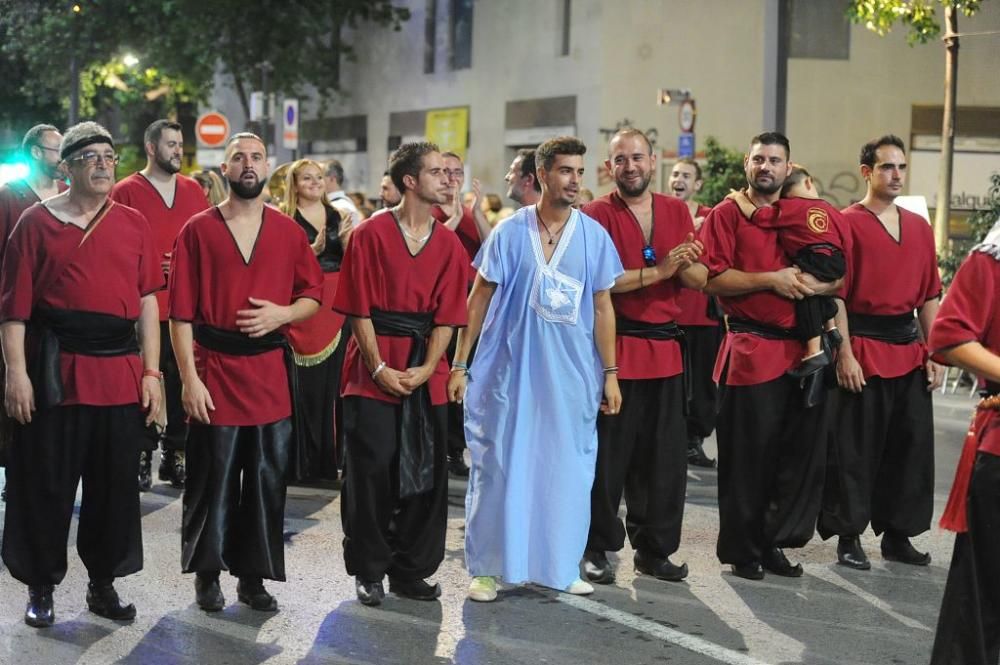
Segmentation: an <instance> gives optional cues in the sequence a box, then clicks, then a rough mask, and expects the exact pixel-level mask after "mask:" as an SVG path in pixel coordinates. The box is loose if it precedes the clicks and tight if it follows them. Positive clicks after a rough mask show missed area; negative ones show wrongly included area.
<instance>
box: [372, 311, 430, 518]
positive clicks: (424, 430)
mask: <svg viewBox="0 0 1000 665" xmlns="http://www.w3.org/2000/svg"><path fill="white" fill-rule="evenodd" d="M371 319H372V327H374V328H375V334H376V335H382V336H385V337H409V338H411V339H412V340H413V343H412V346H411V347H410V356H409V357H408V358H407V359H406V365H407V367H417V366H419V365H423V364H424V362H425V361H426V359H427V336H428V335H430V333H431V329H432V328H433V327H434V313H433V312H386V311H383V310H377V309H373V310H372V312H371ZM402 407H403V409H402V414H401V416H400V419H399V425H400V431H399V497H400V498H401V499H405V498H406V497H409V496H413V495H416V494H421V493H423V492H428V491H430V490H431V489H433V487H434V418H433V415H432V412H431V393H430V390H429V389H428V387H427V384H426V383H424V384H423V385H421V386H420V387H419V388H417V389H416V390H414V391H413V392H412V393H410V394H409V395H407V396H406V397H403V398H402ZM440 445H444V441H442V442H441V443H440Z"/></svg>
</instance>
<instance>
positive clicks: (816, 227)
mask: <svg viewBox="0 0 1000 665" xmlns="http://www.w3.org/2000/svg"><path fill="white" fill-rule="evenodd" d="M806 226H808V227H809V230H810V231H812V232H813V233H826V232H827V231H828V230H829V229H830V216H829V215H827V214H826V210H823V209H822V208H809V212H808V213H807V214H806Z"/></svg>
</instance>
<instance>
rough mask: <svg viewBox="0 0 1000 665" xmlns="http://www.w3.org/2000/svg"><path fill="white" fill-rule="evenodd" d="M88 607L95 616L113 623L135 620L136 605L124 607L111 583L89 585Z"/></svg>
mask: <svg viewBox="0 0 1000 665" xmlns="http://www.w3.org/2000/svg"><path fill="white" fill-rule="evenodd" d="M87 607H88V608H90V611H91V612H93V613H94V614H97V615H98V616H102V617H104V618H105V619H112V620H113V621H131V620H132V619H134V618H135V605H133V604H131V603H129V604H128V605H122V601H121V599H120V598H118V592H117V591H115V587H114V585H113V584H112V583H111V582H90V583H89V584H87Z"/></svg>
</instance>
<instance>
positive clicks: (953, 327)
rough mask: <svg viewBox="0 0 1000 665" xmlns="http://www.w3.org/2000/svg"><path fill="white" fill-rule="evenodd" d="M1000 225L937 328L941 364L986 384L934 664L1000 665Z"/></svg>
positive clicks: (948, 522) (956, 284) (958, 498)
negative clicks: (999, 308)
mask: <svg viewBox="0 0 1000 665" xmlns="http://www.w3.org/2000/svg"><path fill="white" fill-rule="evenodd" d="M998 302H1000V224H997V225H994V227H993V229H992V230H991V231H990V232H989V233H988V234H987V236H986V238H985V239H984V241H983V242H982V243H981V244H980V245H978V246H977V247H975V248H974V249H973V250H972V252H971V253H970V254H969V257H968V258H967V259H966V260H965V263H963V264H962V267H961V268H959V270H958V273H957V274H956V275H955V279H954V281H953V282H952V283H951V287H950V288H949V289H948V297H947V298H945V300H944V303H943V304H942V305H941V310H940V311H939V312H938V315H937V319H936V320H935V321H934V327H933V328H932V329H931V335H930V341H929V346H930V348H931V350H932V352H933V355H934V357H935V358H937V359H939V360H941V361H942V362H945V363H947V364H949V365H955V366H957V367H961V368H963V369H966V370H968V371H970V372H973V373H974V374H976V375H977V376H981V377H983V378H985V379H986V391H985V395H984V398H983V400H982V401H981V402H980V403H979V406H978V407H977V410H976V413H975V415H974V416H973V421H972V427H971V428H970V430H969V434H968V436H967V437H966V440H965V447H964V449H963V450H962V456H961V458H960V459H959V463H958V469H957V471H956V473H955V483H954V486H953V487H952V490H951V496H950V497H949V499H948V505H947V507H946V508H945V511H944V515H943V516H942V517H941V526H942V527H943V528H945V529H950V530H952V531H955V532H957V534H958V535H956V536H955V552H954V555H953V556H952V559H951V568H950V570H949V571H948V583H947V584H946V586H945V589H944V598H943V600H942V601H941V616H940V619H938V626H937V636H936V637H935V639H934V649H933V651H932V655H931V665H996V663H997V662H998V661H1000V575H998V574H997V562H1000V539H998V538H997V534H996V525H997V522H998V520H1000V427H997V425H998V422H1000V421H998V417H1000V414H998V411H1000V318H998V317H997V303H998Z"/></svg>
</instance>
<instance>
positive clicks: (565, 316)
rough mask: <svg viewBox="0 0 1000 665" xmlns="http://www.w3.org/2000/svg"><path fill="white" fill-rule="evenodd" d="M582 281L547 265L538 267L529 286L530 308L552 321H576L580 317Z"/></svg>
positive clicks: (572, 322)
mask: <svg viewBox="0 0 1000 665" xmlns="http://www.w3.org/2000/svg"><path fill="white" fill-rule="evenodd" d="M582 297H583V282H579V281H577V280H575V279H573V278H572V277H570V276H568V275H564V274H562V273H561V272H558V271H556V270H553V269H551V268H549V267H543V268H539V270H538V271H537V272H536V273H535V283H534V284H533V285H532V288H531V308H532V309H534V310H535V311H536V312H537V313H538V315H539V316H540V317H542V318H543V319H545V320H546V321H552V322H553V323H568V324H570V325H572V324H574V323H576V321H577V319H578V318H579V317H580V299H581V298H582Z"/></svg>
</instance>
